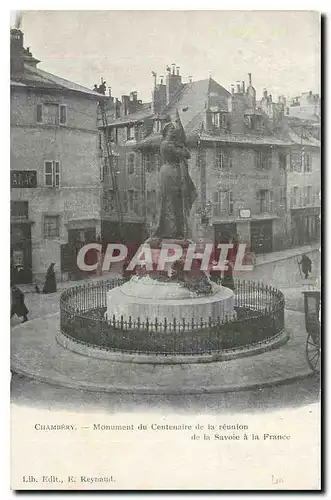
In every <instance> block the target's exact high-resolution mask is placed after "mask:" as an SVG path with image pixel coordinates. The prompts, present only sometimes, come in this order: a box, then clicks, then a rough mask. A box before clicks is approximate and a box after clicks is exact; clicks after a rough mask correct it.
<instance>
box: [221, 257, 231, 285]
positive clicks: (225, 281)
mask: <svg viewBox="0 0 331 500" xmlns="http://www.w3.org/2000/svg"><path fill="white" fill-rule="evenodd" d="M224 264H225V266H227V269H226V270H225V271H223V278H222V286H225V287H227V288H230V289H231V290H234V280H233V268H232V263H231V262H230V261H229V260H226V261H225V262H224Z"/></svg>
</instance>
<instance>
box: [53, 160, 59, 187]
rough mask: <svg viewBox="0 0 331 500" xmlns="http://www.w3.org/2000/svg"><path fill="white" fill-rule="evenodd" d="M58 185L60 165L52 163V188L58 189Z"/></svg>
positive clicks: (56, 162)
mask: <svg viewBox="0 0 331 500" xmlns="http://www.w3.org/2000/svg"><path fill="white" fill-rule="evenodd" d="M59 185H60V164H59V162H58V161H55V162H54V186H55V187H59Z"/></svg>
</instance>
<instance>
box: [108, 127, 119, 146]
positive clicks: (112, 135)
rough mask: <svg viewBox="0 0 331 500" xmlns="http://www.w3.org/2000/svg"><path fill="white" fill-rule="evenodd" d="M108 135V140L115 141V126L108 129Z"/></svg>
mask: <svg viewBox="0 0 331 500" xmlns="http://www.w3.org/2000/svg"><path fill="white" fill-rule="evenodd" d="M108 137H109V140H110V142H115V143H117V128H116V127H112V128H109V129H108Z"/></svg>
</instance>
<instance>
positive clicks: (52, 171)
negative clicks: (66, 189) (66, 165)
mask: <svg viewBox="0 0 331 500" xmlns="http://www.w3.org/2000/svg"><path fill="white" fill-rule="evenodd" d="M45 186H48V187H59V186H60V164H59V162H58V161H45Z"/></svg>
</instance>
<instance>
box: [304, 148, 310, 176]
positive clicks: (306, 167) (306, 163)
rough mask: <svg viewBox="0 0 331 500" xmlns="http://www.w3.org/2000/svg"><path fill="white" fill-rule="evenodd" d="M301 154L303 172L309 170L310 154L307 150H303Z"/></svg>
mask: <svg viewBox="0 0 331 500" xmlns="http://www.w3.org/2000/svg"><path fill="white" fill-rule="evenodd" d="M302 156H303V171H304V172H305V173H307V172H311V154H310V153H309V152H308V151H303V152H302Z"/></svg>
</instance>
